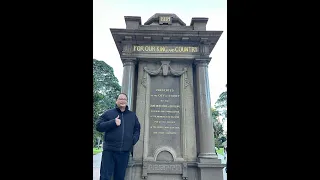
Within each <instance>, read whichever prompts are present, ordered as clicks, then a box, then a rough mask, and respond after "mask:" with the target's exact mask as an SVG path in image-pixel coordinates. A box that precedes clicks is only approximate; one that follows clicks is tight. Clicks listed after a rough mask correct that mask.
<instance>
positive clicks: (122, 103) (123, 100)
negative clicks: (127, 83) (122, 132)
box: [116, 93, 128, 108]
mask: <svg viewBox="0 0 320 180" xmlns="http://www.w3.org/2000/svg"><path fill="white" fill-rule="evenodd" d="M116 104H117V106H118V107H119V108H125V107H126V106H127V104H128V97H127V95H126V94H125V93H120V94H119V96H118V98H117V100H116Z"/></svg>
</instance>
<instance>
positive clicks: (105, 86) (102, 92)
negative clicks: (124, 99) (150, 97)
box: [93, 59, 121, 145]
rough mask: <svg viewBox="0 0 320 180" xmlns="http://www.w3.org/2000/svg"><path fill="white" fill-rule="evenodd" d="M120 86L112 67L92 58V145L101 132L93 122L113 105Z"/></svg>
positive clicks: (100, 135)
mask: <svg viewBox="0 0 320 180" xmlns="http://www.w3.org/2000/svg"><path fill="white" fill-rule="evenodd" d="M120 91H121V87H120V85H119V82H118V79H117V78H116V77H115V76H114V72H113V68H112V67H111V66H109V65H108V64H106V63H105V62H104V61H99V60H96V59H93V145H94V144H96V140H97V137H101V138H102V133H100V132H98V131H96V129H95V122H96V121H97V120H98V118H99V116H100V115H101V114H102V113H103V112H104V111H106V110H108V109H111V108H113V107H114V106H115V100H116V96H117V95H118V94H119V93H120Z"/></svg>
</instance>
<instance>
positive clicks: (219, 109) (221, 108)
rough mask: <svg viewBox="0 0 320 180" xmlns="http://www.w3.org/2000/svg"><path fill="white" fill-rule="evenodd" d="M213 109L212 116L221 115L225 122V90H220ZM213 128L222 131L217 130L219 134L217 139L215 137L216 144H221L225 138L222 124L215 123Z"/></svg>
mask: <svg viewBox="0 0 320 180" xmlns="http://www.w3.org/2000/svg"><path fill="white" fill-rule="evenodd" d="M226 87H227V84H226ZM215 108H216V109H215V111H216V112H214V114H212V116H215V117H217V118H218V117H219V116H222V122H225V121H226V119H227V90H226V91H224V92H222V93H221V94H220V95H219V98H218V100H217V102H216V103H215ZM220 126H221V127H220ZM214 128H216V129H217V131H222V132H219V133H221V134H219V133H218V132H217V135H218V134H219V135H220V136H218V137H219V139H216V141H215V142H216V146H218V145H219V146H222V143H223V142H225V141H226V140H227V133H225V135H223V131H224V130H223V127H222V124H221V123H220V124H217V123H216V125H214Z"/></svg>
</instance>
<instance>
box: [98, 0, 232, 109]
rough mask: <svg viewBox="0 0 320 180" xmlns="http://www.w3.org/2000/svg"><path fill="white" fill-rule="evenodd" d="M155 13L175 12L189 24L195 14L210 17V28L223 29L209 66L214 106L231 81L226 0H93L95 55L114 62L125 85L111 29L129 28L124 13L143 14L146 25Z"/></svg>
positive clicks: (213, 29) (100, 58)
mask: <svg viewBox="0 0 320 180" xmlns="http://www.w3.org/2000/svg"><path fill="white" fill-rule="evenodd" d="M155 13H174V14H176V15H177V16H178V17H179V18H180V19H181V20H182V21H183V22H184V23H186V25H187V26H189V25H190V22H191V19H192V17H207V18H209V20H208V23H207V31H221V30H222V31H223V33H222V35H221V37H220V39H219V41H218V43H217V44H216V46H215V47H214V49H213V51H212V53H211V54H210V57H212V59H211V62H210V64H209V66H208V70H209V83H210V94H211V106H212V107H213V106H214V103H215V102H216V100H217V99H218V97H219V95H220V94H221V93H222V92H223V91H225V90H226V87H225V85H226V84H227V1H226V0H193V1H191V0H160V1H150V0H93V58H94V59H97V60H103V61H105V62H106V63H107V64H108V65H110V66H111V67H112V68H113V70H114V74H115V76H116V77H117V78H118V80H119V84H120V85H121V83H122V73H123V72H122V71H123V66H122V62H121V60H120V55H119V53H118V50H117V48H116V45H115V43H114V40H113V38H112V35H111V32H110V28H119V29H125V28H126V25H125V21H124V16H140V17H141V21H142V22H141V23H142V24H144V23H145V22H146V21H147V20H148V19H149V18H150V17H151V16H153V15H154V14H155Z"/></svg>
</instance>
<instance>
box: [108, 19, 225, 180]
mask: <svg viewBox="0 0 320 180" xmlns="http://www.w3.org/2000/svg"><path fill="white" fill-rule="evenodd" d="M124 18H125V23H126V29H115V28H111V29H110V31H111V33H112V36H113V39H114V41H115V44H116V46H117V49H118V51H119V54H120V57H121V60H122V63H123V79H122V92H124V93H126V94H127V95H128V106H129V109H130V110H132V111H134V112H136V114H137V116H138V118H139V121H140V123H141V134H140V139H139V141H138V142H137V144H136V145H135V146H134V150H133V157H132V158H131V159H130V162H129V164H128V168H127V171H126V180H142V179H147V180H181V179H188V180H222V179H223V168H224V167H225V165H224V164H221V160H220V159H218V157H217V155H216V154H215V151H214V149H215V144H214V136H213V124H212V119H211V111H210V108H211V102H210V89H209V79H208V64H209V63H210V60H211V57H209V55H210V53H211V51H212V50H213V48H214V46H215V45H216V43H217V42H218V40H219V38H220V36H221V34H222V31H207V30H206V24H207V22H208V18H203V17H201V18H195V17H194V18H192V19H191V23H190V26H187V25H186V24H185V23H184V22H183V21H182V20H181V19H180V18H179V17H178V16H177V15H176V14H164V13H156V14H154V15H153V16H152V17H150V18H149V19H148V20H147V21H146V22H145V23H144V25H142V24H141V17H138V16H125V17H124Z"/></svg>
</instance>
